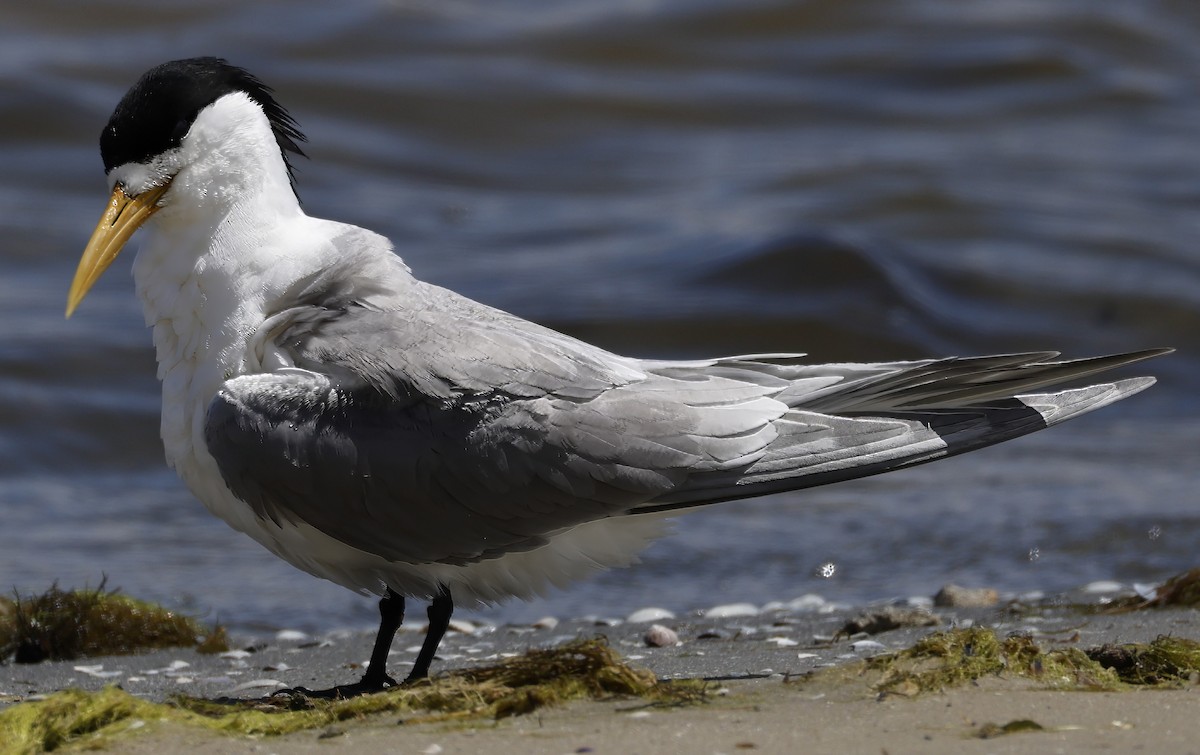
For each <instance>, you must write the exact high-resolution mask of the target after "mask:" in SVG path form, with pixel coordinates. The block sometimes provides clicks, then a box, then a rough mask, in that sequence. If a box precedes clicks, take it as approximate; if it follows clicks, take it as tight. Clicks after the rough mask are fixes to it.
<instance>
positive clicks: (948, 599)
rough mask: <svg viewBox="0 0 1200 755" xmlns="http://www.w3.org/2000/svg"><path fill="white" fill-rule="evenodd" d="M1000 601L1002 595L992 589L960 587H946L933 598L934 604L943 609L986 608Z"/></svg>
mask: <svg viewBox="0 0 1200 755" xmlns="http://www.w3.org/2000/svg"><path fill="white" fill-rule="evenodd" d="M999 601H1000V595H999V593H997V592H996V591H995V590H993V589H992V588H990V587H977V588H971V587H959V586H958V585H946V586H945V587H943V588H942V589H940V590H938V593H937V595H934V596H933V604H934V605H935V606H942V607H956V608H986V607H987V606H994V605H996V603H998V602H999Z"/></svg>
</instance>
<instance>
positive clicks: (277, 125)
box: [100, 58, 305, 187]
mask: <svg viewBox="0 0 1200 755" xmlns="http://www.w3.org/2000/svg"><path fill="white" fill-rule="evenodd" d="M233 92H244V93H246V94H247V95H248V96H249V97H250V98H251V99H253V100H254V101H255V102H257V103H258V104H259V105H260V106H261V107H262V109H263V112H264V113H265V114H266V116H267V120H268V121H270V123H271V131H272V132H273V133H274V134H275V141H276V143H278V144H279V151H280V153H281V154H282V155H283V160H284V163H285V164H286V165H287V170H288V177H289V178H291V179H292V182H293V187H294V185H295V176H294V174H293V169H292V163H291V160H290V159H289V153H291V154H296V155H301V156H303V155H304V152H303V151H302V150H301V149H300V145H299V142H303V141H305V138H304V134H302V133H300V129H299V127H298V126H297V124H296V121H295V120H293V119H292V116H290V115H288V112H287V110H285V109H284V108H283V106H282V105H280V104H279V103H278V102H276V101H275V98H274V97H273V96H272V90H271V88H270V87H268V86H267V85H266V84H264V83H262V82H261V81H259V80H258V79H257V78H255V77H254V76H252V75H251V74H250V73H248V72H247V71H246V70H245V69H242V68H238V67H237V66H234V65H230V64H229V63H228V62H226V61H225V60H223V59H221V58H188V59H186V60H172V61H170V62H169V63H163V64H162V65H159V66H155V67H154V68H151V69H150V70H149V71H147V72H146V73H145V74H143V75H142V78H140V79H138V82H137V83H136V84H134V85H133V87H132V88H131V89H130V90H129V91H128V92H126V93H125V96H124V97H122V98H121V101H120V103H118V104H117V109H116V110H114V111H113V114H112V116H111V117H110V118H109V119H108V124H107V125H106V126H105V127H104V130H103V131H102V132H100V157H101V159H103V160H104V172H105V173H108V172H111V171H112V169H113V168H116V167H117V166H119V165H124V164H126V163H144V162H146V161H148V160H150V159H151V158H152V157H154V156H156V155H160V154H162V153H163V152H166V151H167V150H169V149H172V148H174V147H178V146H179V143H180V141H182V139H183V137H184V136H185V135H186V134H187V132H188V129H190V128H191V127H192V122H193V121H195V120H196V116H197V115H198V114H199V113H200V111H201V110H203V109H204V108H206V107H208V106H209V105H211V104H212V103H214V102H216V101H217V100H218V99H220V98H221V97H223V96H225V95H227V94H231V93H233Z"/></svg>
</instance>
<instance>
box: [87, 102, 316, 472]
mask: <svg viewBox="0 0 1200 755" xmlns="http://www.w3.org/2000/svg"><path fill="white" fill-rule="evenodd" d="M156 162H157V163H163V162H165V163H167V166H166V168H167V169H171V168H173V167H174V166H173V165H170V164H171V163H176V164H178V166H179V167H178V168H177V169H175V170H174V171H173V175H174V179H173V180H172V182H171V187H170V189H169V191H168V192H167V194H166V196H165V197H164V201H163V207H162V209H161V210H159V211H158V213H157V214H156V215H155V216H154V217H153V218H151V220H150V223H148V225H147V228H148V230H149V231H150V232H151V233H150V235H149V238H148V239H146V241H145V243H144V244H143V246H142V248H141V249H140V250H139V252H138V255H137V259H136V260H135V262H134V266H133V275H134V280H135V283H136V287H137V291H138V295H139V296H140V297H141V300H142V306H143V310H144V313H145V317H146V324H147V325H148V326H150V327H151V328H153V331H154V345H155V349H156V351H157V357H158V376H159V379H160V380H161V381H162V384H163V416H162V437H163V443H164V446H165V449H166V454H167V461H168V463H170V464H171V465H172V466H175V467H177V468H179V469H180V471H181V472H183V471H184V470H183V467H182V466H181V464H183V463H184V462H185V457H188V456H192V455H193V454H194V453H195V452H196V451H197V450H198V449H203V447H204V443H203V438H202V437H201V436H200V434H201V433H202V432H203V417H204V412H205V410H206V409H207V404H208V401H209V400H211V398H212V396H213V395H214V394H215V392H216V390H217V389H218V388H219V387H220V385H221V383H222V382H224V381H225V380H227V379H229V378H230V377H234V376H236V375H241V374H246V373H247V372H250V371H257V370H259V369H261V365H260V364H256V363H254V362H253V360H250V359H249V358H248V356H249V354H248V349H247V345H248V342H249V341H250V339H251V338H252V337H253V335H254V334H255V333H256V331H257V330H258V328H259V326H260V325H261V324H262V322H263V320H264V319H265V317H266V306H267V304H268V303H269V302H271V301H273V300H274V298H275V297H276V296H278V295H279V293H281V292H282V291H283V290H285V289H286V287H287V286H288V285H289V284H290V283H291V282H293V281H294V280H295V279H296V278H297V277H299V275H302V274H304V273H305V272H307V271H308V270H310V269H312V267H314V266H315V265H317V264H318V262H317V260H316V257H315V255H314V254H312V253H308V251H309V250H312V246H313V245H312V243H311V241H309V242H306V240H305V238H304V236H305V233H304V231H305V229H306V228H308V227H309V226H308V223H310V222H319V221H312V220H311V219H309V218H307V217H306V216H305V215H304V213H303V211H302V210H301V209H300V205H299V202H298V201H297V199H296V196H295V194H294V193H293V191H292V188H291V185H290V182H289V178H288V173H287V168H286V165H285V163H284V161H283V158H282V156H281V154H280V151H279V147H278V145H277V144H276V142H275V138H274V135H273V133H272V132H271V128H270V124H269V123H268V122H267V119H266V117H265V116H264V115H263V113H262V109H261V108H260V107H259V106H258V104H257V103H255V102H254V101H253V100H251V99H250V98H249V97H247V96H246V95H244V94H240V93H239V94H233V95H227V96H225V97H222V98H221V99H219V100H217V101H216V102H215V103H213V104H212V105H210V106H209V107H208V108H206V109H205V110H204V111H202V112H201V113H200V114H199V115H198V116H197V117H196V120H195V122H194V123H193V125H192V128H191V130H190V131H189V132H188V134H187V136H185V137H184V139H183V141H182V143H181V144H180V146H179V147H178V148H177V149H175V150H172V151H170V152H168V153H166V154H165V155H163V156H160V157H159V158H157V160H156ZM161 170H163V166H162V165H152V166H149V169H148V167H147V166H136V165H128V166H121V167H119V168H117V169H116V170H114V171H113V172H112V175H111V177H112V178H113V180H114V181H121V182H123V183H125V185H126V186H134V187H135V188H136V184H134V183H133V182H135V181H137V180H138V179H139V177H141V176H150V177H151V178H152V177H153V175H154V174H155V173H156V172H159V171H161ZM306 221H307V222H306ZM289 237H295V238H289ZM283 250H286V253H285V252H284V251H283Z"/></svg>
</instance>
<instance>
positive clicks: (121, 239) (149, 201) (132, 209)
mask: <svg viewBox="0 0 1200 755" xmlns="http://www.w3.org/2000/svg"><path fill="white" fill-rule="evenodd" d="M170 185H171V184H170V182H167V183H166V184H164V185H162V186H157V187H155V188H153V189H148V190H146V191H143V192H142V193H141V194H138V195H137V196H136V197H130V196H129V195H127V194H126V193H125V188H124V187H123V186H121V185H120V184H118V185H117V187H116V188H114V189H113V193H112V196H111V197H109V198H108V208H107V209H105V210H104V215H103V216H102V217H101V218H100V223H99V224H98V225H97V226H96V230H94V231H92V238H91V239H89V240H88V243H87V247H85V248H84V250H83V257H82V258H80V260H79V267H78V268H76V269H75V280H74V281H72V282H71V292H70V293H69V294H67V317H70V316H71V315H72V314H73V313H74V312H75V308H76V307H78V306H79V303H80V302H81V301H83V297H85V296H87V292H88V291H89V290H90V289H91V287H92V285H93V284H95V282H96V281H98V280H100V276H101V275H103V274H104V271H105V270H107V269H108V266H109V265H111V264H112V261H113V260H115V259H116V258H117V254H119V253H120V251H121V248H122V247H124V246H125V243H126V242H127V241H129V237H130V236H132V235H133V232H134V231H136V230H137V229H138V228H140V227H141V226H142V224H143V223H145V222H146V221H147V220H148V219H149V218H150V216H151V215H153V214H154V212H155V211H156V210H157V209H158V200H160V199H162V195H163V194H166V193H167V187H168V186H170Z"/></svg>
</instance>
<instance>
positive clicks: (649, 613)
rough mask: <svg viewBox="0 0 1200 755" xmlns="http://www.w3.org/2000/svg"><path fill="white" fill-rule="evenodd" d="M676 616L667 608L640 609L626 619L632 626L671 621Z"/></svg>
mask: <svg viewBox="0 0 1200 755" xmlns="http://www.w3.org/2000/svg"><path fill="white" fill-rule="evenodd" d="M674 618H675V614H673V613H671V612H670V611H668V610H667V609H665V608H653V607H651V608H639V609H638V610H636V611H634V612H633V613H631V614H629V616H627V617H626V618H625V621H627V622H629V623H630V624H644V623H646V622H649V621H670V620H672V619H674Z"/></svg>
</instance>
